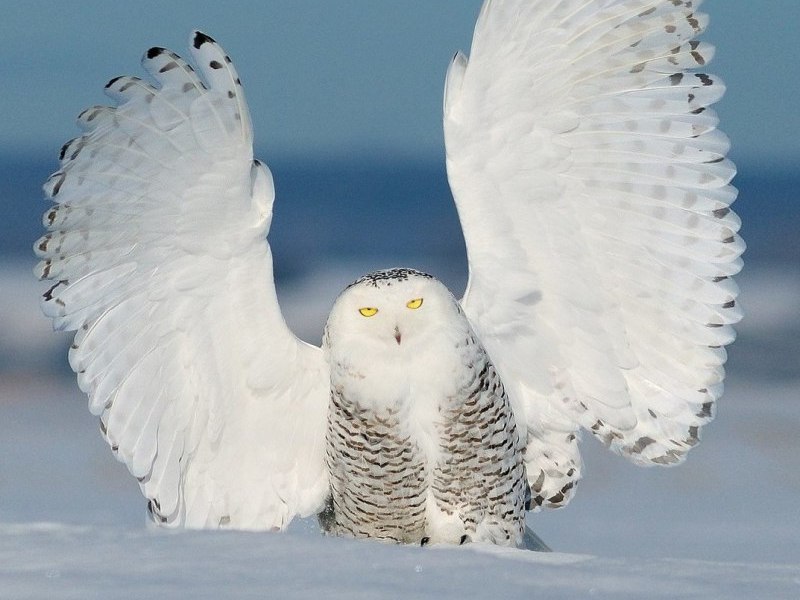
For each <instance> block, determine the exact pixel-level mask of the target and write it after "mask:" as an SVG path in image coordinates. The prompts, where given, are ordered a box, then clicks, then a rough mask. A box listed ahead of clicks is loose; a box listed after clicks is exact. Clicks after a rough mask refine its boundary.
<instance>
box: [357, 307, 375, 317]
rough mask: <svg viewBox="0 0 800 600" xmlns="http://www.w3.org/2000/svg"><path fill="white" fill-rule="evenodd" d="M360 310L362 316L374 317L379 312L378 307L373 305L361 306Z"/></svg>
mask: <svg viewBox="0 0 800 600" xmlns="http://www.w3.org/2000/svg"><path fill="white" fill-rule="evenodd" d="M358 312H360V313H361V316H362V317H374V316H375V315H376V314H378V309H377V308H374V307H372V306H365V307H364V308H359V309H358Z"/></svg>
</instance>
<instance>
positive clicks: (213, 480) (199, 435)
mask: <svg viewBox="0 0 800 600" xmlns="http://www.w3.org/2000/svg"><path fill="white" fill-rule="evenodd" d="M191 50H192V53H193V55H194V59H195V61H196V63H197V65H198V67H199V71H200V73H201V74H202V77H203V79H201V78H200V77H198V75H197V74H196V73H195V71H194V70H193V69H192V67H191V66H189V65H188V64H187V63H186V62H184V61H183V60H182V59H181V58H180V57H178V56H177V55H176V54H174V53H172V52H169V51H167V50H164V49H162V48H153V49H151V50H150V51H149V52H148V53H147V55H146V56H145V58H144V59H143V65H144V67H145V69H146V70H147V71H148V72H149V73H150V74H151V75H152V77H153V78H154V79H155V81H156V82H157V86H156V87H154V86H152V85H150V84H149V83H146V82H144V81H142V80H140V79H138V78H135V77H121V78H117V79H114V80H112V81H111V82H110V83H109V84H108V86H107V87H106V91H107V94H108V95H109V96H110V97H111V98H113V99H114V100H116V102H117V103H118V105H117V106H115V107H95V108H91V109H89V110H87V111H85V112H84V113H82V115H81V116H80V117H79V124H80V125H81V126H82V127H83V128H84V129H85V133H84V135H82V136H81V137H79V138H77V139H75V140H73V141H71V142H69V143H67V144H66V145H65V146H64V148H63V149H62V154H61V167H60V170H59V171H58V172H57V173H55V174H54V175H53V176H51V178H50V179H49V180H48V182H47V183H46V184H45V192H46V194H47V195H48V196H49V197H50V198H52V199H53V200H54V201H55V202H56V206H54V207H53V208H52V209H51V210H50V211H48V212H47V213H46V214H45V217H44V224H45V226H46V227H47V228H48V229H49V231H50V233H48V234H47V235H46V236H45V237H43V238H42V239H41V240H39V241H38V242H37V244H36V252H37V253H38V254H39V256H40V257H41V258H42V259H43V260H42V262H41V263H40V264H39V266H38V267H37V270H38V274H39V276H40V277H43V278H47V279H52V280H55V281H57V283H56V284H55V285H54V286H53V287H52V288H51V289H50V290H49V291H48V292H47V293H46V294H45V297H44V302H43V307H44V310H45V312H46V314H48V315H49V316H50V317H52V318H53V321H54V324H55V326H56V327H57V328H58V329H74V330H78V333H77V335H76V337H75V343H74V344H73V346H72V350H71V352H70V364H71V366H72V368H73V369H74V370H75V371H76V372H77V373H78V381H79V384H80V387H81V389H83V390H84V391H85V392H87V393H88V394H89V403H90V409H91V411H92V412H93V413H94V414H96V415H99V416H100V419H101V424H102V430H103V432H104V434H105V436H106V438H107V439H108V442H109V444H110V445H111V446H112V448H113V449H114V451H115V453H116V455H117V457H118V458H119V459H120V460H122V461H124V462H125V464H126V465H127V466H128V468H129V469H130V471H131V473H132V474H133V475H134V476H136V477H137V478H138V479H139V481H140V485H141V488H142V491H143V493H144V494H145V496H146V497H147V498H148V499H150V509H151V512H152V514H153V516H154V518H155V519H157V520H158V521H159V522H161V523H164V524H166V525H171V526H179V525H183V526H188V527H218V526H229V527H235V528H248V529H249V528H252V529H268V528H282V527H284V526H285V525H287V524H288V522H289V521H290V520H291V518H292V517H293V516H294V515H295V514H302V515H306V514H310V513H313V512H315V511H316V510H318V509H319V508H320V506H321V503H322V502H323V500H324V497H325V494H326V492H327V474H326V471H325V468H324V460H323V456H324V436H325V416H326V413H327V400H328V388H329V385H328V374H327V366H326V364H325V362H324V359H323V357H322V353H321V351H320V349H319V348H313V347H311V346H308V345H306V344H304V343H303V342H301V341H299V340H298V339H297V338H296V337H295V336H294V335H293V334H292V333H291V332H290V331H289V329H288V328H287V326H286V324H285V322H284V320H283V318H282V316H281V313H280V309H279V307H278V303H277V298H276V296H275V288H274V283H273V275H272V258H271V254H270V251H269V246H268V245H267V243H266V241H265V239H264V238H265V235H266V233H267V231H268V230H269V225H270V220H271V217H272V201H273V197H274V190H273V187H272V178H271V175H270V174H269V171H268V170H267V169H266V168H264V167H263V166H262V165H260V163H258V162H257V161H255V162H254V161H253V155H252V152H253V151H252V129H251V127H250V120H249V115H248V111H247V106H246V103H245V99H244V95H243V92H242V88H241V85H240V82H239V79H238V76H237V75H236V71H235V70H234V68H233V66H232V64H230V60H229V59H228V57H227V56H226V55H225V53H224V52H223V51H222V49H221V48H220V47H219V46H218V45H217V44H216V43H215V42H214V41H213V40H211V38H209V37H208V36H205V35H204V34H201V33H195V34H194V35H193V38H192V48H191Z"/></svg>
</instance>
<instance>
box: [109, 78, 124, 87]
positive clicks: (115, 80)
mask: <svg viewBox="0 0 800 600" xmlns="http://www.w3.org/2000/svg"><path fill="white" fill-rule="evenodd" d="M123 77H124V76H123V75H120V76H118V77H114V79H112V80H111V81H109V82H108V83H107V84H106V88H105V89H108V88H110V87H111V86H112V85H114V84H115V83H117V82H118V81H119V80H120V79H122V78H123Z"/></svg>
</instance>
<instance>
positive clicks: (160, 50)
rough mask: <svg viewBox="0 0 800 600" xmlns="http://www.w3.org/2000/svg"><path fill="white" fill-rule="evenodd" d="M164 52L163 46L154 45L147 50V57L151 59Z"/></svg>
mask: <svg viewBox="0 0 800 600" xmlns="http://www.w3.org/2000/svg"><path fill="white" fill-rule="evenodd" d="M164 52H166V49H165V48H161V47H160V46H154V47H153V48H150V49H149V50H148V51H147V58H150V59H153V58H155V57H156V56H159V55H161V54H163V53H164Z"/></svg>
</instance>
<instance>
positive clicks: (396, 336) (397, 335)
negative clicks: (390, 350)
mask: <svg viewBox="0 0 800 600" xmlns="http://www.w3.org/2000/svg"><path fill="white" fill-rule="evenodd" d="M394 339H395V341H396V342H397V345H398V346H399V345H400V340H402V339H403V336H402V335H401V334H400V328H399V327H397V326H395V328H394Z"/></svg>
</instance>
